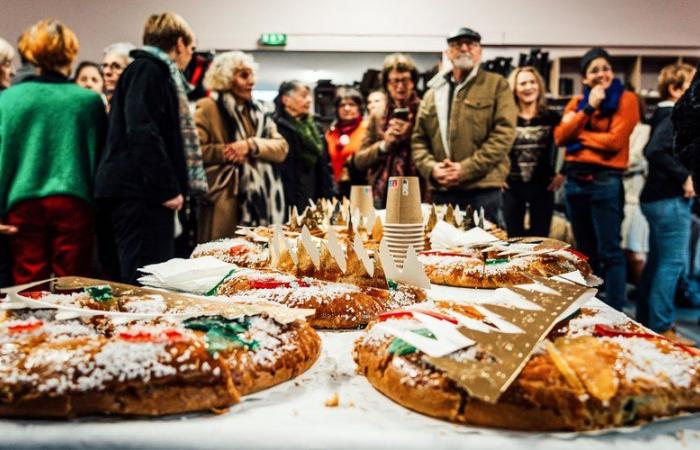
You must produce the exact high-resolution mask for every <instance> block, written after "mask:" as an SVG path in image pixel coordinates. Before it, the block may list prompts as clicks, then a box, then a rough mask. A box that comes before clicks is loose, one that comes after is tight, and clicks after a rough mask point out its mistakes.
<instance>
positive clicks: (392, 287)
mask: <svg viewBox="0 0 700 450" xmlns="http://www.w3.org/2000/svg"><path fill="white" fill-rule="evenodd" d="M386 284H387V285H388V286H389V290H390V291H395V290H397V289H398V288H399V284H398V283H397V282H396V281H394V280H390V279H388V278H387V280H386Z"/></svg>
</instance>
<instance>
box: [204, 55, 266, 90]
mask: <svg viewBox="0 0 700 450" xmlns="http://www.w3.org/2000/svg"><path fill="white" fill-rule="evenodd" d="M243 68H248V69H251V70H252V71H253V72H257V71H258V63H256V62H255V60H254V59H253V56H252V55H249V54H247V53H243V52H239V51H232V52H224V53H219V54H218V55H216V56H215V57H214V59H213V60H212V62H211V64H210V65H209V68H208V69H207V73H206V75H204V88H205V89H208V90H211V91H227V90H229V89H230V88H231V81H232V80H233V77H234V76H235V75H236V72H237V71H239V70H241V69H243Z"/></svg>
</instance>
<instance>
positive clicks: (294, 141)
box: [274, 113, 337, 214]
mask: <svg viewBox="0 0 700 450" xmlns="http://www.w3.org/2000/svg"><path fill="white" fill-rule="evenodd" d="M290 120H291V119H290V118H289V116H288V115H287V114H284V113H282V114H280V113H278V114H275V116H274V121H275V123H276V124H277V131H279V133H280V134H281V135H282V137H284V139H285V140H286V141H287V143H288V144H289V153H287V159H285V160H284V162H283V163H281V164H280V170H281V172H282V184H283V185H284V197H285V204H286V205H287V207H291V206H296V207H297V210H298V212H299V213H301V212H302V211H303V210H304V209H305V208H306V207H307V206H309V199H311V200H313V201H314V202H316V200H318V199H319V198H330V197H332V196H334V195H336V193H337V192H336V188H335V184H334V183H333V176H332V175H331V167H330V160H329V158H328V152H327V151H326V149H325V145H326V140H325V139H324V138H323V136H321V139H322V141H323V145H324V148H323V150H322V151H321V155H320V156H319V157H318V158H317V159H316V164H315V165H314V167H313V168H311V169H310V168H308V167H306V166H305V164H304V161H303V160H302V159H301V157H300V155H299V149H300V148H301V147H302V145H303V144H302V141H301V136H300V135H299V133H297V131H296V129H295V128H294V125H293V124H292V122H291V121H290ZM288 213H289V211H287V214H288Z"/></svg>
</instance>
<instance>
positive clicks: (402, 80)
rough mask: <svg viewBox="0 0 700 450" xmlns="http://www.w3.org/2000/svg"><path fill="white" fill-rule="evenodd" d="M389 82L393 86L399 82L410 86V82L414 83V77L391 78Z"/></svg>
mask: <svg viewBox="0 0 700 450" xmlns="http://www.w3.org/2000/svg"><path fill="white" fill-rule="evenodd" d="M388 83H389V84H390V85H392V86H398V85H399V84H403V85H404V86H408V85H409V84H410V83H413V78H411V77H403V78H389V80H388Z"/></svg>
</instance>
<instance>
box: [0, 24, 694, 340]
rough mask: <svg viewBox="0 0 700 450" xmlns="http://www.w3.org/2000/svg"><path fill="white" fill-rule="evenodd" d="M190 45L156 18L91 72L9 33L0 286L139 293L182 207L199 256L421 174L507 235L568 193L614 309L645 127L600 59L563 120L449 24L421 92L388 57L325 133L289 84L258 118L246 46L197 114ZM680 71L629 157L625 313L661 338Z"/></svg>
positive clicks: (0, 146)
mask: <svg viewBox="0 0 700 450" xmlns="http://www.w3.org/2000/svg"><path fill="white" fill-rule="evenodd" d="M195 42H196V37H195V34H194V32H193V30H192V29H191V28H190V26H189V25H188V24H187V22H186V21H185V20H184V19H183V18H181V17H180V16H178V15H177V14H174V13H163V14H154V15H152V16H150V17H149V18H148V19H147V21H146V24H145V27H144V32H143V42H142V46H141V47H139V48H135V47H134V46H133V45H131V44H128V43H117V44H113V45H110V46H109V47H107V48H106V49H105V52H104V58H103V61H102V63H101V64H97V63H94V62H89V61H85V62H82V63H80V64H78V65H77V67H75V70H74V63H75V59H76V57H77V54H78V50H79V43H78V38H77V37H76V36H75V34H74V33H73V31H71V30H70V29H69V28H68V27H67V26H66V25H64V24H62V23H61V22H59V21H55V20H42V21H39V22H37V23H36V24H34V25H32V26H31V27H29V28H27V30H26V31H25V32H24V33H23V34H22V36H21V37H20V38H19V41H18V44H17V53H18V56H19V59H20V60H21V61H22V66H21V67H20V69H19V70H18V71H17V73H16V74H15V73H14V72H15V70H14V63H13V61H14V59H15V49H14V48H13V47H12V46H11V45H9V44H8V43H7V42H6V41H4V40H0V90H1V91H0V93H1V95H0V233H1V234H2V235H1V236H0V237H1V240H0V252H1V255H0V263H1V267H0V277H2V279H1V280H0V282H1V283H2V284H4V285H8V284H12V283H14V284H21V283H26V282H29V281H34V280H38V279H45V278H48V277H49V276H51V275H52V274H53V275H56V276H65V275H95V274H97V275H99V276H102V277H107V278H110V279H113V280H119V281H123V282H128V283H135V282H136V281H137V279H138V277H139V274H138V268H139V267H142V266H145V265H147V264H151V263H157V262H162V261H164V260H167V259H169V258H172V257H174V256H176V255H177V254H178V252H179V251H178V250H177V249H176V238H177V236H178V235H180V234H181V233H182V232H183V214H182V212H183V211H184V210H187V211H188V217H195V220H194V226H195V228H196V236H197V239H196V240H197V242H206V241H210V240H214V239H220V238H226V237H231V236H232V235H233V234H234V232H235V229H236V226H237V225H247V226H256V225H267V224H273V223H281V222H283V221H285V220H286V219H287V218H288V215H289V211H290V208H292V207H296V208H297V209H298V210H299V211H301V210H303V209H304V208H305V207H306V206H307V205H308V202H309V200H312V201H315V200H317V199H319V198H331V197H333V196H336V197H338V196H342V195H347V194H348V193H349V191H350V186H352V185H357V184H361V185H366V184H369V185H371V186H372V188H373V190H372V192H373V195H374V200H375V206H376V207H377V208H383V207H384V206H385V201H386V192H387V185H388V180H389V178H390V177H392V176H418V177H420V180H421V186H422V195H423V200H424V201H426V202H428V201H429V202H433V203H436V204H447V203H449V204H454V205H459V206H460V208H462V209H463V210H464V209H466V207H467V205H469V206H471V207H473V208H476V209H479V208H483V210H484V212H485V215H486V218H487V219H488V220H490V221H492V222H494V223H496V224H498V225H500V226H502V227H505V228H506V229H507V231H508V233H509V234H510V235H514V236H525V235H535V236H547V235H549V234H550V227H551V223H552V217H553V211H554V204H555V202H554V198H555V192H556V191H558V190H559V189H560V188H562V186H563V189H564V197H565V205H566V216H567V218H568V220H569V221H570V223H571V226H572V229H573V235H574V238H575V245H576V248H577V249H578V250H579V251H580V252H581V253H583V254H584V255H586V256H587V257H588V259H589V261H590V264H591V266H592V267H593V269H594V271H595V273H596V274H598V275H600V276H601V278H603V279H604V282H605V284H604V288H603V289H602V296H603V297H604V300H605V301H606V302H607V303H609V304H610V305H612V306H614V307H615V308H618V309H622V308H623V307H624V306H625V302H626V280H627V271H626V258H625V254H624V253H623V245H622V235H623V232H622V223H623V217H624V215H625V192H624V187H623V183H624V180H625V179H626V177H627V174H628V172H626V171H627V170H628V166H629V158H630V156H629V155H630V136H631V135H632V134H633V131H634V130H635V127H637V126H638V125H639V124H640V123H641V121H642V117H641V114H640V104H639V100H638V97H637V96H636V95H635V94H634V93H633V92H631V91H629V90H627V89H625V86H624V85H623V83H622V82H621V81H620V79H618V78H616V77H615V75H614V67H613V64H612V62H613V61H612V58H611V57H610V55H609V54H608V53H607V52H606V51H605V50H604V49H602V48H594V49H591V50H590V51H588V52H587V53H586V54H585V55H583V57H582V58H581V60H580V73H581V78H582V83H583V94H582V95H578V96H574V97H573V98H572V99H571V101H570V102H569V103H568V104H567V105H566V107H565V108H564V111H563V114H559V113H557V112H556V111H554V110H552V109H550V108H549V107H548V104H547V101H546V99H545V93H546V88H545V85H544V82H543V79H542V76H541V75H540V74H539V73H538V71H537V69H535V68H534V67H531V66H525V67H518V68H516V69H515V70H514V71H513V72H512V73H511V75H510V77H509V79H505V78H503V77H502V76H501V75H498V74H495V73H491V72H488V71H485V70H483V68H482V67H481V66H480V62H481V56H482V47H481V36H480V34H479V33H478V32H476V31H474V30H471V29H469V28H459V29H457V30H455V31H454V32H452V33H450V34H449V35H448V36H447V39H446V48H445V55H446V56H447V59H449V61H450V67H449V68H445V70H443V71H440V72H439V73H438V74H437V75H436V76H435V77H434V78H433V79H432V80H431V81H430V82H429V83H428V90H427V92H425V94H424V95H423V96H422V98H419V95H418V92H417V90H416V86H417V84H418V76H419V73H418V69H417V67H416V65H415V63H414V62H413V61H412V59H411V58H410V57H409V56H407V55H405V54H401V53H395V54H391V55H389V56H387V57H386V59H385V61H384V65H383V67H382V71H381V89H379V90H376V91H374V92H371V93H370V94H369V95H368V96H367V98H365V97H364V96H363V95H362V93H360V92H359V91H358V90H357V89H355V88H352V87H340V88H338V90H337V93H336V98H335V109H336V120H335V121H334V123H333V124H332V125H331V126H330V128H328V129H327V130H325V132H324V130H323V129H322V127H321V126H320V125H319V124H318V123H317V121H316V119H315V117H314V114H313V112H312V89H311V86H309V85H307V84H305V83H303V82H301V81H298V80H289V81H285V82H284V83H282V85H281V86H280V87H279V93H278V96H277V98H276V99H275V102H274V112H272V113H270V112H269V111H268V108H266V106H265V105H263V104H262V103H261V102H259V101H257V100H256V99H254V98H253V89H254V87H255V82H256V75H257V72H258V65H257V64H256V62H255V60H254V58H253V57H252V56H251V55H249V54H246V53H243V52H240V51H228V52H223V53H219V54H217V55H216V56H215V57H214V59H213V61H212V63H211V64H210V66H209V68H208V70H207V72H206V74H205V77H204V87H205V89H206V90H207V93H208V95H207V96H206V97H204V98H202V99H200V100H198V101H197V102H196V105H191V104H190V102H189V101H188V97H187V94H188V92H189V90H190V89H191V87H190V85H189V84H188V82H187V80H186V79H185V78H184V76H183V74H182V71H183V70H184V69H185V67H187V65H188V63H189V62H190V60H191V58H192V55H193V52H194V46H195ZM694 74H695V69H694V68H693V67H691V66H688V65H684V64H673V65H671V66H668V67H666V68H664V69H663V70H662V72H661V74H660V76H659V93H660V95H661V97H662V100H663V101H662V102H661V103H659V105H658V106H659V107H658V109H657V110H656V112H655V114H654V118H653V119H652V121H651V136H650V138H649V142H648V144H646V146H645V147H644V150H643V155H644V157H646V161H647V164H648V175H647V176H646V182H645V184H644V186H643V190H642V192H641V196H640V199H639V200H640V209H641V213H642V214H640V215H638V216H639V217H638V218H637V219H638V220H637V221H638V222H639V221H641V222H645V221H644V218H646V222H648V225H646V223H644V224H643V226H646V227H648V257H647V262H646V265H645V267H644V272H643V275H642V277H641V283H640V290H639V292H640V293H639V298H638V300H637V303H638V304H637V315H638V318H639V319H640V320H641V321H642V323H644V324H646V325H648V326H650V327H651V328H652V329H654V330H655V331H658V332H662V333H668V334H672V333H673V322H674V309H673V301H674V291H675V289H676V286H677V284H678V282H679V280H680V279H681V278H682V277H683V276H684V273H685V271H686V266H687V261H688V259H689V258H688V253H689V251H690V250H689V245H690V220H691V219H690V218H691V202H692V199H693V198H694V197H695V195H696V192H695V189H694V183H693V180H694V178H693V176H694V175H693V170H695V169H697V168H698V166H700V163H698V161H700V159H699V158H698V157H697V156H696V155H698V154H699V153H698V150H700V149H699V148H698V147H699V146H700V144H699V142H700V140H699V139H698V134H700V131H698V128H700V127H697V126H696V124H697V123H698V122H697V119H698V114H700V112H699V111H700V107H699V106H698V105H699V104H700V100H699V99H700V92H698V89H700V87H698V85H700V82H699V81H698V76H697V75H694ZM691 81H692V83H691ZM686 90H687V91H688V93H687V94H685V95H684V93H685V92H686ZM674 105H675V107H674ZM694 121H695V122H694ZM674 144H675V145H674ZM558 147H564V148H565V156H564V163H563V165H560V164H557V148H558ZM188 226H189V225H188ZM637 228H638V227H637ZM625 232H626V231H625ZM186 250H187V249H186ZM180 256H186V255H184V254H183V255H180Z"/></svg>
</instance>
